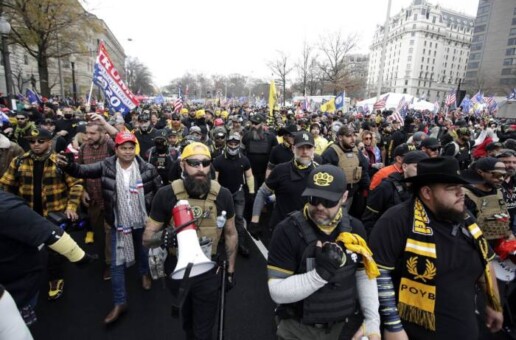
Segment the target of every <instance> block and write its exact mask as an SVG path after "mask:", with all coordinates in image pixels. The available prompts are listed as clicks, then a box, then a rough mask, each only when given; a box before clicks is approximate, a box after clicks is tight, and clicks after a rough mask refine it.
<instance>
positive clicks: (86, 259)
mask: <svg viewBox="0 0 516 340" xmlns="http://www.w3.org/2000/svg"><path fill="white" fill-rule="evenodd" d="M98 258H99V256H98V255H97V254H88V253H84V256H83V257H82V259H80V260H79V261H77V262H75V264H76V265H77V267H86V266H87V265H89V264H90V263H93V262H94V261H96V260H98Z"/></svg>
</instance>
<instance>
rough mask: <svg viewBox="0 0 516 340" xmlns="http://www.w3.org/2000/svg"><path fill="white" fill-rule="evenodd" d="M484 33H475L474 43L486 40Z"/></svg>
mask: <svg viewBox="0 0 516 340" xmlns="http://www.w3.org/2000/svg"><path fill="white" fill-rule="evenodd" d="M484 36H485V35H484V34H478V35H475V36H474V37H473V40H471V42H472V43H476V42H482V41H484Z"/></svg>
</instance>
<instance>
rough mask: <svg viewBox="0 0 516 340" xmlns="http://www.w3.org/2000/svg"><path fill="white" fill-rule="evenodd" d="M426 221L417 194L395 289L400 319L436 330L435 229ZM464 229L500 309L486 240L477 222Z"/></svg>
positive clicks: (493, 303)
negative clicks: (397, 288)
mask: <svg viewBox="0 0 516 340" xmlns="http://www.w3.org/2000/svg"><path fill="white" fill-rule="evenodd" d="M429 224H430V219H429V218H428V215H427V213H426V211H425V207H424V206H423V203H422V202H421V201H420V200H419V198H416V200H415V202H414V222H413V225H412V230H411V231H410V234H409V236H408V237H407V242H406V244H405V252H404V256H403V262H404V264H405V265H404V266H403V268H402V276H401V282H400V286H399V291H398V293H399V303H398V311H399V315H400V317H401V318H402V319H403V320H406V321H409V322H412V323H415V324H417V325H420V326H422V327H425V328H426V329H429V330H432V331H435V330H436V328H435V301H436V296H437V294H438V292H437V286H436V283H435V278H436V276H437V274H438V268H437V266H436V262H437V250H436V246H435V239H434V233H433V230H432V228H431V227H430V226H429ZM467 229H468V231H469V232H470V233H471V235H472V236H473V240H474V242H475V247H476V248H477V249H478V250H479V252H480V253H481V255H482V260H483V264H484V266H485V277H486V284H487V291H488V298H489V304H490V306H491V307H493V309H495V310H497V311H501V310H502V308H501V305H500V302H499V301H498V299H497V297H496V294H495V293H494V290H493V288H494V286H493V282H492V280H491V273H490V270H489V260H490V259H489V258H488V249H489V248H488V245H487V241H486V239H485V238H484V236H483V235H482V231H481V230H480V228H479V227H478V225H477V224H476V223H472V224H470V225H468V226H467Z"/></svg>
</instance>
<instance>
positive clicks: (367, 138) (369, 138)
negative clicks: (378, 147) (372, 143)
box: [364, 137, 373, 140]
mask: <svg viewBox="0 0 516 340" xmlns="http://www.w3.org/2000/svg"><path fill="white" fill-rule="evenodd" d="M371 139H373V138H371V137H365V138H364V140H371Z"/></svg>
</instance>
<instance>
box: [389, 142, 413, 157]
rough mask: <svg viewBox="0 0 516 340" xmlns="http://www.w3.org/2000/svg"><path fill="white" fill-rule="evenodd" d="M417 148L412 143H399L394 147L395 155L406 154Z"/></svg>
mask: <svg viewBox="0 0 516 340" xmlns="http://www.w3.org/2000/svg"><path fill="white" fill-rule="evenodd" d="M413 150H416V147H415V146H414V145H412V144H407V143H403V144H400V145H398V146H397V147H396V148H395V149H394V157H396V156H402V157H403V156H405V155H406V154H407V153H408V152H409V151H413Z"/></svg>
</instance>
